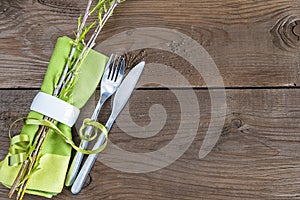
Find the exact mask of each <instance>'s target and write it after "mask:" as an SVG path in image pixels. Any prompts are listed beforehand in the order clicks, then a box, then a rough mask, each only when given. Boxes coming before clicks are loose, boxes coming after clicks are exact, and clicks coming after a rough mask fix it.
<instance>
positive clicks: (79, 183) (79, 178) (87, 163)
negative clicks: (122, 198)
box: [71, 120, 114, 194]
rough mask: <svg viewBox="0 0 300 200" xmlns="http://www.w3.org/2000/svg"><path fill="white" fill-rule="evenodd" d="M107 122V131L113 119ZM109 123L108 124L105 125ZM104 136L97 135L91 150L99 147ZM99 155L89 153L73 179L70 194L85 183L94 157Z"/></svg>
mask: <svg viewBox="0 0 300 200" xmlns="http://www.w3.org/2000/svg"><path fill="white" fill-rule="evenodd" d="M108 121H109V122H108V123H107V124H106V126H105V127H106V129H107V130H108V131H109V130H110V127H111V125H110V124H112V123H113V121H114V120H108ZM108 124H109V126H107V125H108ZM105 140H106V138H105V135H104V134H103V133H101V135H100V136H99V138H98V140H97V142H96V143H95V145H94V147H93V150H95V149H97V148H99V147H100V146H101V145H102V144H103V143H104V142H105ZM98 155H99V153H98V154H90V155H89V156H88V158H87V159H86V161H85V162H84V165H83V166H82V168H81V170H80V172H79V174H78V176H77V177H76V179H75V182H74V184H73V186H72V188H71V192H72V194H78V193H79V192H80V190H81V189H82V187H83V184H84V183H85V180H86V178H87V176H88V175H89V173H90V171H91V169H92V167H93V165H94V163H95V161H96V159H97V156H98Z"/></svg>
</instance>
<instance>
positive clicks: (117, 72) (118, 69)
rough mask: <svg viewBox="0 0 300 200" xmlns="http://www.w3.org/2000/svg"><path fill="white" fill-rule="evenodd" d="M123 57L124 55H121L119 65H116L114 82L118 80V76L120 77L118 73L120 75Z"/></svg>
mask: <svg viewBox="0 0 300 200" xmlns="http://www.w3.org/2000/svg"><path fill="white" fill-rule="evenodd" d="M122 58H123V57H122V56H120V57H119V58H118V63H117V65H116V70H115V74H114V76H113V77H112V78H113V79H112V80H113V81H114V82H116V80H117V78H118V75H119V72H120V65H121V64H120V63H121V59H122Z"/></svg>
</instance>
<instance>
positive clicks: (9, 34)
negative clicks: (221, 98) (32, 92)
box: [0, 0, 300, 88]
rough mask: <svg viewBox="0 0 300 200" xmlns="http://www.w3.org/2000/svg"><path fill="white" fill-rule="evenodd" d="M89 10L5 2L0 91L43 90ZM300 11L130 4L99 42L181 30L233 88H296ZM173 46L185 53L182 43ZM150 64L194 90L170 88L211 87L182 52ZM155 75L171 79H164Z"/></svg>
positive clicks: (0, 13) (270, 6)
mask: <svg viewBox="0 0 300 200" xmlns="http://www.w3.org/2000/svg"><path fill="white" fill-rule="evenodd" d="M84 4H85V3H84V1H75V0H66V1H61V0H51V1H50V0H27V1H10V0H1V1H0V46H1V49H0V87H1V88H39V87H40V85H41V82H42V80H43V75H44V73H45V71H46V68H47V64H48V61H49V58H50V56H51V52H52V50H53V48H54V45H55V41H56V39H57V38H58V37H59V36H63V35H68V36H70V37H72V30H74V29H75V28H76V24H77V17H78V15H79V13H80V12H83V10H84V7H85V5H84ZM299 8H300V3H299V1H296V0H271V1H260V2H258V1H247V0H238V1H232V0H224V1H215V0H210V1H198V0H190V1H187V2H186V1H180V0H174V1H168V0H164V1H159V0H143V1H139V0H128V1H126V2H125V3H124V4H123V5H122V6H121V7H120V8H118V9H117V10H116V12H115V15H114V16H113V18H112V19H111V20H110V23H109V24H107V26H106V27H105V29H104V31H103V34H102V36H101V37H100V38H99V40H98V42H99V43H101V42H102V41H106V40H107V39H108V38H110V37H111V36H113V35H115V34H118V33H122V32H123V31H134V29H135V28H142V27H156V28H157V27H159V28H167V29H171V30H176V31H178V32H180V33H183V34H186V35H187V36H188V37H190V38H192V39H194V40H195V41H197V42H198V43H199V44H200V45H202V46H203V47H204V48H205V49H206V50H207V52H208V53H209V54H210V56H211V57H212V58H213V60H214V61H215V63H216V65H217V67H218V69H219V71H220V74H221V76H222V78H223V79H224V84H225V86H227V87H231V86H232V87H242V86H295V85H299V76H298V74H299V55H298V50H299V45H300V43H299V41H298V40H295V39H294V38H295V36H291V30H292V29H291V28H292V25H290V24H291V23H292V22H293V20H289V19H291V18H292V19H297V18H299V17H300V10H299ZM157 34H158V35H159V33H157ZM286 35H289V36H288V37H286ZM126 42H127V41H124V43H126ZM168 42H169V43H170V45H171V46H172V45H173V46H174V45H175V47H176V48H177V49H181V50H185V49H182V48H183V47H182V46H181V45H180V43H175V44H174V43H172V41H168ZM122 45H124V44H118V46H119V47H122ZM166 58H168V59H166ZM146 61H147V63H151V62H154V63H163V64H166V65H168V66H170V67H171V68H174V69H176V70H178V71H179V72H180V73H181V74H182V75H183V76H185V77H188V80H189V82H190V84H188V85H187V84H183V83H172V82H171V83H170V85H169V86H173V87H182V86H183V87H187V86H188V87H190V86H194V87H195V86H197V87H205V86H206V85H205V82H204V81H203V80H202V79H201V74H199V73H197V71H196V70H195V67H193V66H192V65H191V64H189V63H188V62H187V61H186V60H184V59H183V58H181V57H179V56H176V52H173V53H172V52H170V53H167V52H161V51H159V50H157V49H156V50H153V49H152V50H150V53H149V54H148V57H147V58H146ZM203 62H205V61H203ZM155 73H156V74H157V76H158V77H159V78H160V79H163V78H164V75H163V74H162V73H159V71H155ZM150 75H151V74H149V77H150ZM150 86H151V85H150ZM152 86H153V85H152Z"/></svg>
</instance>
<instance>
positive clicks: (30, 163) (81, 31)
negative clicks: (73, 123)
mask: <svg viewBox="0 0 300 200" xmlns="http://www.w3.org/2000/svg"><path fill="white" fill-rule="evenodd" d="M92 1H93V0H89V1H88V5H87V8H86V11H85V15H84V17H83V19H82V22H81V23H79V24H80V26H78V29H77V34H76V38H75V40H74V43H73V46H72V49H71V51H70V54H69V57H68V62H66V65H65V67H64V70H63V72H62V74H61V77H60V79H59V82H58V84H57V85H56V87H55V90H54V92H53V96H55V97H57V96H61V95H64V94H63V91H64V89H65V88H66V87H67V85H70V84H72V83H73V81H74V79H75V76H76V74H77V72H78V71H79V68H80V65H81V62H82V61H83V60H84V59H85V57H86V56H87V55H88V53H89V51H90V50H91V49H92V48H93V47H94V46H95V41H96V38H97V37H98V35H99V34H100V32H101V30H102V28H103V27H104V25H105V24H106V22H107V21H108V19H109V17H110V16H111V15H112V12H113V10H114V9H115V8H116V6H117V5H118V3H120V2H122V1H121V0H115V1H114V2H113V3H112V4H111V2H110V1H109V0H108V2H109V3H110V8H109V10H108V11H107V10H106V2H107V0H100V1H99V3H98V4H97V6H98V7H97V6H96V7H95V8H93V10H92V11H90V10H91V5H92ZM102 5H103V7H101V6H102ZM96 8H97V9H98V8H99V13H98V16H100V17H101V18H100V17H99V24H98V26H97V28H96V29H95V31H94V33H93V35H92V36H91V38H90V40H89V41H88V43H87V45H84V48H83V50H82V51H81V53H80V55H79V57H78V58H77V59H76V62H75V65H73V64H72V60H73V57H74V55H75V52H76V49H77V46H78V44H79V43H80V42H82V43H83V44H85V43H84V41H81V40H82V37H84V36H85V34H86V33H87V32H88V31H89V29H90V28H91V27H92V26H93V24H92V25H91V26H89V27H88V28H86V26H85V24H86V21H87V19H88V17H89V16H90V15H91V14H92V12H94V11H95V10H96ZM103 10H104V14H103V16H102V13H101V12H103ZM80 21H81V17H80V18H79V20H78V22H80ZM70 68H71V73H69V70H70ZM68 73H69V75H68V77H67V74H68ZM44 119H45V120H49V121H52V122H53V119H51V118H49V117H47V116H45V117H44ZM47 132H48V128H46V127H45V126H40V128H39V130H38V132H37V134H36V136H35V139H34V144H36V148H35V150H34V151H33V152H32V153H31V155H29V157H28V159H26V160H25V161H24V162H23V165H22V167H21V169H20V171H19V173H18V175H17V177H16V179H15V181H14V183H13V185H12V187H11V190H10V192H9V194H8V196H9V198H11V197H12V196H13V194H14V192H15V191H16V189H17V188H18V187H19V184H20V182H21V180H22V178H26V177H29V175H30V174H31V171H32V169H33V168H34V166H35V164H36V160H37V158H38V157H39V154H40V149H41V148H42V146H43V143H44V141H45V138H46V137H47ZM27 181H28V180H24V181H23V182H22V184H21V185H20V187H19V191H18V194H17V197H16V199H17V200H21V199H23V196H24V194H25V191H26V188H27Z"/></svg>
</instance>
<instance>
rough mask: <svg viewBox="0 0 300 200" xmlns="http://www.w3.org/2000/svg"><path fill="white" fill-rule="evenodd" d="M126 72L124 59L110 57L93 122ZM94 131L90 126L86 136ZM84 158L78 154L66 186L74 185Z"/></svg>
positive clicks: (83, 146)
mask: <svg viewBox="0 0 300 200" xmlns="http://www.w3.org/2000/svg"><path fill="white" fill-rule="evenodd" d="M124 70H125V59H124V57H122V56H118V55H114V54H112V55H111V56H110V59H109V61H108V62H107V64H106V67H105V71H104V74H103V77H102V80H101V91H100V92H101V93H100V99H99V101H98V103H97V106H96V108H95V110H94V113H93V115H92V117H91V119H92V120H94V121H97V118H98V115H99V112H100V110H101V108H102V106H103V104H104V102H105V101H106V100H107V99H108V98H109V97H111V96H112V95H113V94H114V93H115V92H116V90H117V88H118V87H119V85H120V83H121V81H122V79H123V76H124ZM92 131H93V128H92V127H91V126H88V127H87V128H86V132H85V134H84V135H85V136H90V135H91V133H92ZM87 146H88V141H85V140H82V141H81V143H80V146H79V147H80V148H81V149H86V148H87ZM83 157H84V154H82V153H80V152H76V154H75V157H74V159H73V162H72V164H71V167H70V169H69V172H68V174H67V178H66V182H65V185H66V186H71V185H72V184H73V183H74V181H75V178H76V176H77V174H78V171H79V168H80V165H81V162H82V159H83Z"/></svg>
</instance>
